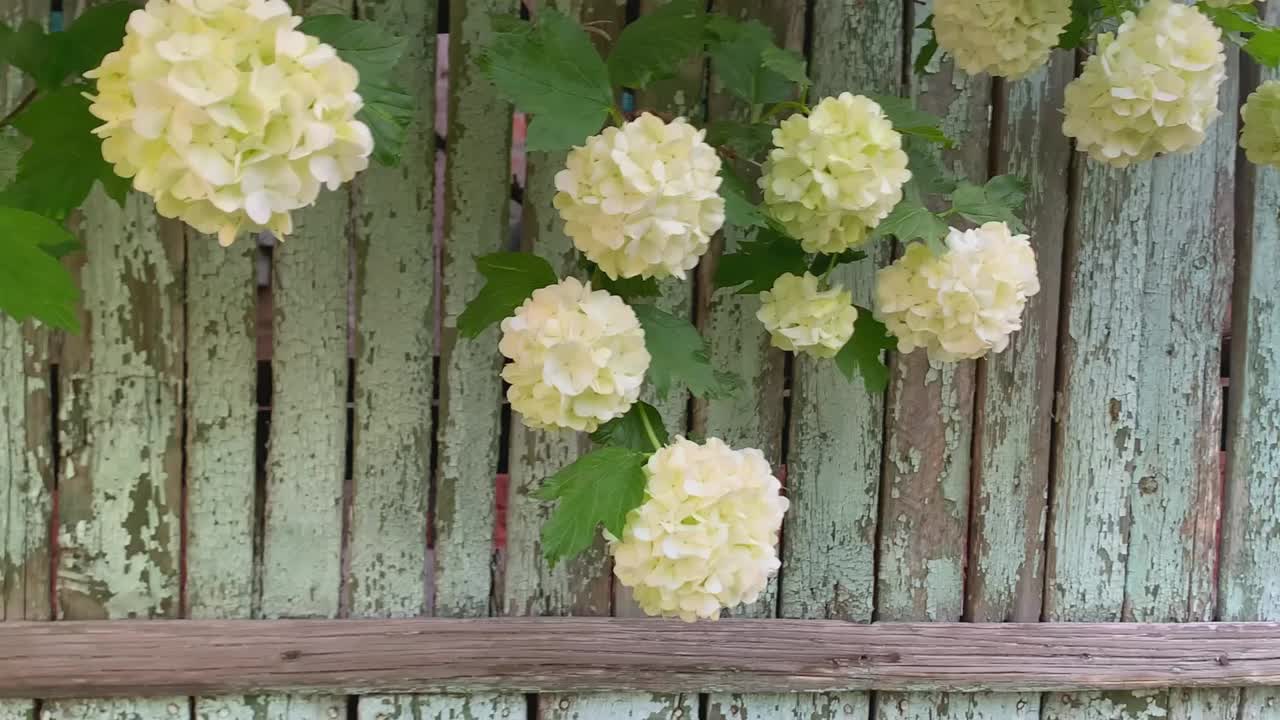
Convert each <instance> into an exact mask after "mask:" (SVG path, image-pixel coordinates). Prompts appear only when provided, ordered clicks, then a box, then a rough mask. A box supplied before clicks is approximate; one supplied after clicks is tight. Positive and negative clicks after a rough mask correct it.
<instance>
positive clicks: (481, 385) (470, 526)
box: [435, 0, 516, 617]
mask: <svg viewBox="0 0 1280 720" xmlns="http://www.w3.org/2000/svg"><path fill="white" fill-rule="evenodd" d="M515 9H516V3H515V1H514V0H486V1H485V2H462V1H461V0H455V2H453V3H451V5H450V23H451V24H452V27H451V29H450V38H451V39H450V45H449V67H450V93H449V128H448V142H449V151H448V156H447V168H446V170H445V192H444V197H445V208H444V227H445V243H444V268H443V277H445V278H447V282H445V286H444V293H443V297H444V327H443V331H442V333H443V334H442V336H441V338H440V380H439V382H440V384H441V387H440V418H441V419H442V424H441V427H440V429H439V430H438V432H437V437H438V438H439V449H438V466H437V468H436V510H435V523H436V528H435V529H436V533H435V537H436V548H435V550H436V558H435V609H436V613H437V614H439V615H449V616H465V617H483V616H485V615H488V614H489V602H490V600H489V598H490V591H491V589H492V587H493V581H492V575H491V572H490V565H491V563H492V561H493V528H494V474H495V472H496V471H497V467H498V430H499V411H500V408H501V405H502V398H501V392H502V388H501V385H500V384H499V383H498V382H496V380H495V378H496V377H497V376H498V371H499V367H500V363H501V356H500V355H499V354H498V352H497V343H498V333H497V330H496V329H492V328H491V329H489V330H488V331H486V332H485V333H483V334H481V335H480V336H479V337H477V338H474V339H463V338H459V337H458V335H457V330H456V329H455V328H456V323H457V319H458V315H460V314H461V313H462V310H463V308H464V307H466V304H467V302H468V301H470V300H471V298H472V297H473V296H474V295H475V293H476V292H478V291H479V289H480V286H481V285H482V284H483V283H482V282H481V277H480V275H479V273H478V272H477V271H476V269H475V263H474V258H475V256H477V255H482V254H485V253H490V252H495V251H497V250H501V249H503V248H504V247H506V242H505V241H506V238H507V235H508V223H507V218H508V198H509V192H508V190H509V187H508V185H509V183H508V178H509V177H510V174H511V169H510V143H511V106H510V105H508V104H507V103H506V102H504V101H502V100H501V99H499V98H498V96H497V92H496V91H495V90H494V88H493V86H492V85H491V84H490V83H489V82H488V81H486V80H485V79H484V78H483V77H482V76H481V74H480V71H479V69H478V68H477V67H476V56H477V54H478V53H479V52H480V50H481V47H482V46H483V43H484V42H485V41H486V40H487V39H488V38H489V37H491V34H492V32H493V30H492V27H491V23H490V15H491V14H492V13H495V12H514V11H515Z"/></svg>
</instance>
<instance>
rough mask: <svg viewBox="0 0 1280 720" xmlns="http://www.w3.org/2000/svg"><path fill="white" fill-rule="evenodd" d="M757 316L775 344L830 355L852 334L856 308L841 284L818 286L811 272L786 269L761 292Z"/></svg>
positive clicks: (793, 350)
mask: <svg viewBox="0 0 1280 720" xmlns="http://www.w3.org/2000/svg"><path fill="white" fill-rule="evenodd" d="M756 318H757V319H759V320H760V322H762V323H764V326H765V329H767V330H768V331H769V337H770V338H771V339H772V341H773V346H774V347H776V348H780V349H782V350H786V351H787V352H807V353H809V354H811V355H813V356H814V357H820V358H831V357H835V356H836V353H838V352H840V348H842V347H844V344H845V343H847V342H849V338H850V337H852V336H853V323H854V321H856V320H857V319H858V309H857V308H855V307H854V306H853V293H851V292H849V291H848V290H846V289H844V287H842V286H840V285H835V286H833V287H831V288H829V289H827V290H819V289H818V278H817V277H815V276H814V275H813V274H811V273H805V274H804V275H803V276H796V275H792V274H791V273H786V274H784V275H782V276H780V277H779V278H778V279H777V280H776V281H775V282H774V283H773V289H772V290H768V291H765V292H763V293H760V309H759V310H757V311H756Z"/></svg>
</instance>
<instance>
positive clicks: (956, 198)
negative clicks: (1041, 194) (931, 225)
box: [951, 175, 1026, 230]
mask: <svg viewBox="0 0 1280 720" xmlns="http://www.w3.org/2000/svg"><path fill="white" fill-rule="evenodd" d="M1025 198H1026V185H1025V183H1024V182H1023V181H1022V180H1021V179H1020V178H1017V177H1013V176H1010V175H1001V176H998V177H994V178H992V179H991V180H988V181H987V184H986V185H974V184H973V183H969V182H962V183H960V185H959V186H957V187H956V191H955V193H954V194H953V195H952V196H951V206H952V208H953V209H954V210H955V211H956V212H958V213H960V214H961V215H963V216H964V217H966V218H968V219H969V220H970V221H972V222H975V223H978V224H982V223H986V222H1004V223H1008V224H1009V227H1010V228H1011V229H1013V230H1021V229H1022V228H1023V224H1022V219H1021V218H1020V217H1018V210H1019V209H1021V208H1022V204H1023V201H1024V200H1025Z"/></svg>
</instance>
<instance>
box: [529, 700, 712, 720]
mask: <svg viewBox="0 0 1280 720" xmlns="http://www.w3.org/2000/svg"><path fill="white" fill-rule="evenodd" d="M538 706H539V711H538V717H539V718H541V720H696V719H697V717H698V696H697V695H650V694H648V693H608V694H591V695H542V696H540V697H539V699H538Z"/></svg>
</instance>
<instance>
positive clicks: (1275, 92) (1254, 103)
mask: <svg viewBox="0 0 1280 720" xmlns="http://www.w3.org/2000/svg"><path fill="white" fill-rule="evenodd" d="M1240 118H1241V119H1242V120H1243V121H1244V123H1243V127H1242V128H1241V129H1240V147H1242V148H1244V152H1245V156H1246V157H1248V158H1249V162H1251V163H1255V164H1257V165H1274V166H1276V167H1280V80H1269V81H1267V82H1265V83H1263V84H1262V85H1261V86H1259V87H1258V89H1257V90H1255V91H1254V92H1253V93H1252V94H1250V95H1249V99H1248V100H1246V101H1245V103H1244V106H1243V107H1241V108H1240Z"/></svg>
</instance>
